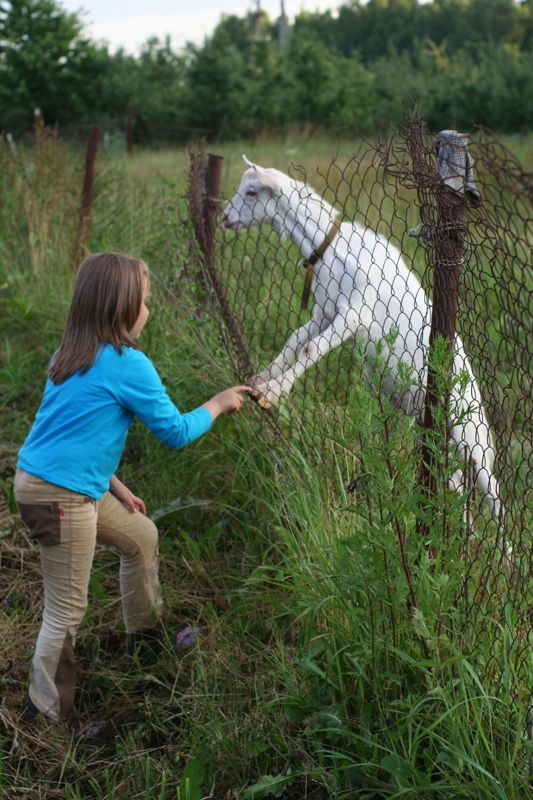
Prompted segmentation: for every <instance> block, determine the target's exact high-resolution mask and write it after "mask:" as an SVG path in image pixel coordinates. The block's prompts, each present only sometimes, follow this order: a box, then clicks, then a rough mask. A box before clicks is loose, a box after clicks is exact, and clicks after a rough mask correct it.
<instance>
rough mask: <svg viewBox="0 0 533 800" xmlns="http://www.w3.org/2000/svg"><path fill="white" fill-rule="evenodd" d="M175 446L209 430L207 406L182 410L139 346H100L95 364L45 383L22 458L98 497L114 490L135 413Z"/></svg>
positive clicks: (22, 465)
mask: <svg viewBox="0 0 533 800" xmlns="http://www.w3.org/2000/svg"><path fill="white" fill-rule="evenodd" d="M135 416H137V417H139V419H140V420H141V421H142V422H143V423H144V424H145V425H146V426H147V427H148V428H149V429H150V430H151V431H152V433H154V434H155V435H156V436H157V437H158V438H159V439H161V441H163V442H164V443H165V444H167V445H169V446H170V447H176V448H179V447H183V446H184V445H186V444H188V443H189V442H192V441H194V440H195V439H197V438H198V437H200V436H202V435H203V434H204V433H206V432H207V431H208V430H209V429H210V427H211V425H212V422H213V420H212V417H211V414H210V413H209V411H208V410H207V409H206V408H197V409H196V410H195V411H191V412H189V413H187V414H180V412H179V411H178V409H177V408H176V406H175V405H174V403H173V402H172V401H171V400H170V398H169V396H168V394H167V392H166V390H165V387H164V386H163V384H162V383H161V379H160V378H159V375H158V374H157V372H156V370H155V367H154V366H153V364H152V362H151V361H150V359H149V358H147V357H146V356H145V355H144V354H143V353H141V352H140V351H139V350H135V349H134V348H132V347H124V348H123V351H122V355H120V354H119V353H118V352H117V351H116V350H115V349H114V347H113V346H112V345H105V346H103V347H102V348H101V349H100V351H99V354H98V356H97V358H96V361H95V362H94V364H93V365H92V367H91V368H90V369H89V370H88V371H87V372H86V373H85V375H81V374H80V372H79V371H78V372H76V373H74V375H72V376H71V377H70V378H67V380H66V381H64V383H61V384H59V385H55V384H54V383H52V381H51V380H50V379H48V381H47V383H46V388H45V391H44V397H43V400H42V403H41V406H40V408H39V410H38V412H37V415H36V417H35V422H34V424H33V427H32V429H31V431H30V433H29V435H28V437H27V439H26V441H25V442H24V444H23V445H22V448H21V450H20V452H19V455H18V467H19V469H22V470H24V471H25V472H29V473H30V474H31V475H35V476H37V477H38V478H41V479H42V480H45V481H48V482H49V483H54V484H56V485H57V486H62V487H64V488H65V489H70V490H71V491H73V492H79V493H81V494H85V495H87V496H88V497H91V498H94V499H95V500H99V499H100V498H101V496H102V495H103V494H104V492H106V491H107V490H108V489H109V481H110V479H111V477H112V475H113V474H114V473H115V471H116V469H117V467H118V464H119V461H120V457H121V455H122V451H123V449H124V445H125V443H126V437H127V435H128V429H129V427H130V425H131V423H132V422H133V419H134V417H135Z"/></svg>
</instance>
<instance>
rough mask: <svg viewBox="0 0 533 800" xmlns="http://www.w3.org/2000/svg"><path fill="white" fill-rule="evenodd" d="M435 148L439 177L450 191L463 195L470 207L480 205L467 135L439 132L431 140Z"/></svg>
mask: <svg viewBox="0 0 533 800" xmlns="http://www.w3.org/2000/svg"><path fill="white" fill-rule="evenodd" d="M433 143H434V145H435V147H436V148H437V160H438V165H439V175H440V177H441V178H442V180H443V181H444V183H445V184H446V186H449V187H450V188H451V189H454V190H455V191H457V192H461V193H462V194H465V195H466V197H467V199H468V201H469V203H470V205H472V206H474V208H477V207H478V206H480V205H481V196H480V194H479V192H478V190H477V189H476V186H475V183H474V170H473V166H474V159H473V158H472V156H471V155H470V153H469V152H468V134H467V133H459V132H458V131H451V130H445V131H441V132H440V133H439V134H438V135H437V136H436V137H435V139H434V140H433Z"/></svg>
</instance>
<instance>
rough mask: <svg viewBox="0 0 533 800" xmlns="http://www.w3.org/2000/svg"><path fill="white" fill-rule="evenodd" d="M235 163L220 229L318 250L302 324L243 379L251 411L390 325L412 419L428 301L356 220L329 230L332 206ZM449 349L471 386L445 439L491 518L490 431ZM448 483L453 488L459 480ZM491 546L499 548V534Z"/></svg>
mask: <svg viewBox="0 0 533 800" xmlns="http://www.w3.org/2000/svg"><path fill="white" fill-rule="evenodd" d="M244 160H245V162H246V164H247V165H248V166H249V169H248V170H246V172H245V173H244V175H243V178H242V181H241V185H240V187H239V190H238V192H237V194H236V195H235V197H234V198H233V199H232V200H231V201H230V202H229V204H228V206H227V207H226V209H225V211H224V214H223V217H222V224H223V226H224V227H225V228H227V229H229V230H233V231H238V230H240V229H241V228H250V227H252V226H254V225H260V224H261V223H263V222H264V223H268V224H270V225H272V226H273V227H274V228H275V229H276V230H277V231H278V232H279V234H280V236H287V235H288V236H289V237H290V238H291V239H292V240H293V241H294V242H295V244H296V245H297V246H298V247H299V249H300V252H301V253H302V255H303V257H304V258H305V259H309V258H310V257H311V255H312V254H313V253H315V254H316V251H317V249H318V250H319V251H320V250H321V255H320V257H319V258H318V259H317V261H316V267H315V271H314V275H313V280H312V291H313V294H314V298H315V304H314V308H313V314H312V318H311V319H310V321H309V322H307V323H305V325H302V326H301V327H300V328H298V329H297V330H296V331H294V333H292V334H291V336H290V337H289V339H288V340H287V342H286V344H285V346H284V348H283V350H282V351H281V353H280V354H279V356H278V357H277V358H275V359H274V361H272V363H271V364H270V365H269V366H268V367H267V368H266V369H264V370H263V371H262V372H260V373H259V374H258V375H256V376H255V378H254V379H253V380H252V385H253V386H254V388H255V389H256V393H257V398H258V400H259V402H260V403H261V405H262V406H263V407H265V408H270V407H271V406H272V405H275V404H276V403H277V402H278V401H279V399H280V397H282V396H283V395H287V394H288V393H289V392H290V391H291V389H292V387H293V386H294V383H295V381H296V380H297V379H298V378H299V377H300V376H301V375H303V374H304V372H305V371H306V370H308V369H309V368H310V367H311V366H313V365H314V364H316V363H317V361H319V359H321V358H323V357H324V356H325V355H327V353H329V352H330V351H331V350H333V349H334V348H336V347H338V345H340V344H341V343H342V342H346V341H348V340H353V339H355V338H361V339H363V340H365V342H366V343H367V353H368V354H369V355H372V353H373V352H375V343H376V342H379V341H381V340H383V338H384V336H385V334H387V333H388V332H389V331H390V329H391V328H393V327H394V328H395V329H396V330H397V331H398V336H397V338H396V341H395V344H394V351H393V352H392V353H391V354H390V355H391V358H390V364H391V366H392V367H393V368H394V366H395V365H396V364H397V363H398V361H400V360H401V361H404V362H406V363H408V364H409V366H410V367H412V369H413V370H414V373H415V374H416V376H417V378H418V381H419V384H418V385H417V386H415V387H413V390H412V391H411V393H410V394H408V396H407V397H406V401H405V403H404V405H405V410H406V411H407V412H408V413H420V412H421V410H422V408H423V402H424V389H423V388H422V387H423V386H424V385H425V379H426V372H427V358H426V355H427V350H428V345H429V332H430V316H431V303H430V301H429V298H428V297H427V295H426V293H425V292H424V289H423V288H422V286H421V284H420V282H419V280H418V278H417V277H416V275H415V274H414V273H413V272H411V271H410V270H409V269H408V268H407V266H406V265H405V263H404V261H403V260H402V255H401V253H400V251H399V250H398V248H396V247H394V246H393V245H392V244H391V243H390V242H388V241H387V239H386V238H384V237H383V236H380V235H378V234H376V233H374V232H373V231H372V230H370V229H369V228H365V227H364V226H362V225H359V224H358V223H357V222H345V223H343V224H342V225H340V226H339V225H338V223H337V222H336V221H335V218H336V216H337V214H336V212H335V211H334V209H333V208H332V207H331V206H330V205H328V203H326V202H324V200H322V199H321V198H320V197H319V196H318V195H317V194H316V193H315V192H314V191H313V190H312V189H311V188H310V187H309V186H307V185H306V184H304V183H301V182H299V181H296V180H294V178H291V177H289V176H287V175H284V174H283V173H282V172H278V170H275V169H263V168H262V167H259V166H257V165H255V164H252V163H251V162H249V161H248V160H247V159H246V158H245V157H244ZM328 233H329V236H328ZM327 238H331V239H332V241H331V242H330V243H329V246H326V249H324V248H323V247H322V248H321V245H323V244H324V242H325V240H326V239H327ZM455 345H456V346H455V355H454V368H455V370H456V371H457V372H459V371H461V370H463V369H466V370H467V371H468V373H469V374H470V378H471V380H470V383H469V385H468V386H467V389H466V393H465V396H464V399H463V400H462V407H463V409H464V408H468V414H467V416H466V418H465V419H464V420H463V421H462V422H461V423H460V424H459V425H457V426H455V427H454V429H453V431H452V438H453V440H454V442H455V444H456V446H457V448H458V450H459V453H460V456H461V458H464V459H465V460H466V459H467V458H471V459H472V461H473V463H474V469H475V474H476V483H477V486H478V489H479V491H480V493H481V495H482V497H483V498H484V500H485V501H486V502H487V504H488V505H489V506H490V508H491V510H492V513H493V515H494V517H495V518H496V520H498V519H499V516H500V500H499V486H498V482H497V480H496V478H495V476H494V474H493V469H494V449H493V447H492V442H491V434H490V428H489V425H488V422H487V420H486V417H485V413H484V410H483V406H482V404H481V394H480V392H479V389H478V387H477V384H476V381H475V378H474V376H473V374H472V370H471V367H470V364H469V362H468V359H467V357H466V354H465V352H464V350H463V345H462V343H461V340H460V339H459V337H457V338H456V343H455ZM390 388H392V387H390ZM456 400H457V398H456ZM453 484H454V486H455V488H460V476H459V475H457V476H456V478H455V480H454V481H453ZM500 545H503V546H504V545H505V542H504V540H503V538H502V539H501V540H500Z"/></svg>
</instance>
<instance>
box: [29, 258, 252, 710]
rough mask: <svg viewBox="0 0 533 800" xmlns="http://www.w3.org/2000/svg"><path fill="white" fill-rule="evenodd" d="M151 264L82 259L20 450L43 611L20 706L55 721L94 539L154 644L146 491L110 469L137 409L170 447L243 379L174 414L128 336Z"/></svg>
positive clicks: (154, 573) (140, 631)
mask: <svg viewBox="0 0 533 800" xmlns="http://www.w3.org/2000/svg"><path fill="white" fill-rule="evenodd" d="M149 284H150V281H149V272H148V267H147V266H146V264H145V263H144V262H143V261H140V260H138V259H135V258H131V257H130V256H127V255H121V254H119V253H100V254H97V255H92V256H89V258H87V259H86V260H85V261H84V262H83V264H82V265H81V267H80V269H79V272H78V275H77V278H76V283H75V286H74V294H73V297H72V304H71V306H70V312H69V315H68V319H67V325H66V329H65V333H64V335H63V340H62V342H61V346H60V348H59V350H58V351H57V353H56V354H55V356H54V358H53V359H52V363H51V367H50V369H49V373H48V375H49V376H48V381H47V383H46V388H45V392H44V397H43V400H42V403H41V406H40V408H39V411H38V412H37V416H36V418H35V422H34V424H33V427H32V429H31V431H30V433H29V435H28V437H27V439H26V441H25V442H24V444H23V446H22V449H21V450H20V452H19V456H18V464H17V472H16V475H15V498H16V500H17V504H18V507H19V511H20V515H21V517H22V519H23V520H24V522H25V523H26V524H27V525H28V527H29V529H30V536H31V537H34V538H35V539H36V540H37V541H38V542H39V545H40V553H41V564H42V571H43V578H44V592H45V595H44V613H43V621H42V627H41V630H40V633H39V637H38V639H37V645H36V648H35V654H34V657H33V663H32V669H31V677H30V686H29V691H28V693H27V695H26V697H25V698H24V707H25V715H26V717H27V718H30V719H31V718H33V717H34V716H35V715H36V714H38V713H41V714H44V715H46V716H47V717H50V718H51V719H53V720H55V721H58V720H60V719H68V717H69V716H71V715H72V714H73V710H74V694H75V677H76V662H75V659H74V645H75V641H76V632H77V629H78V626H79V624H80V622H81V621H82V619H83V616H84V613H85V610H86V608H87V590H88V584H89V574H90V570H91V564H92V560H93V555H94V550H95V544H96V542H97V541H98V542H102V543H103V544H105V545H111V546H113V547H116V548H118V550H119V551H120V553H121V559H120V590H121V597H122V607H123V614H124V620H125V625H126V632H127V635H128V649H129V650H130V651H131V652H133V651H134V650H135V649H138V650H139V654H140V656H141V657H143V656H144V657H150V656H156V655H157V654H158V652H159V651H160V650H161V632H160V629H159V627H158V624H157V623H158V619H159V618H160V616H161V605H162V602H161V592H160V586H159V580H158V550H157V529H156V527H155V525H154V524H153V523H152V522H151V521H150V520H149V519H148V518H147V517H146V516H145V515H146V508H145V505H144V503H143V501H142V500H141V499H140V498H139V497H136V495H134V494H133V492H131V491H130V490H129V489H128V488H127V487H126V486H124V484H123V483H121V482H120V481H119V479H118V478H117V477H116V475H115V474H114V472H115V470H116V468H117V466H118V463H119V461H120V457H121V454H122V450H123V449H124V444H125V442H126V436H127V433H128V428H129V427H130V425H131V423H132V421H133V419H134V417H135V416H137V417H139V419H141V420H142V422H144V424H145V425H147V426H148V428H149V429H150V430H151V431H152V433H154V434H155V435H156V436H158V437H159V438H160V439H161V440H162V441H163V442H165V444H168V445H169V446H170V447H175V448H179V447H183V446H184V445H186V444H188V443H189V442H192V441H194V440H195V439H197V438H198V437H199V436H202V435H203V434H204V433H206V432H207V431H208V430H209V429H210V427H211V425H212V423H213V421H214V420H215V419H216V418H217V417H218V416H219V414H233V413H235V412H237V411H240V409H241V408H242V404H243V397H242V394H241V393H242V392H250V391H251V389H250V388H249V387H247V386H235V387H233V388H231V389H227V390H226V391H224V392H221V393H220V394H217V395H215V396H214V397H213V398H212V399H211V400H209V401H208V402H207V403H205V404H204V405H203V406H201V407H199V408H197V409H195V410H194V411H191V412H190V413H188V414H180V412H179V411H178V409H177V408H176V406H175V405H174V404H173V403H172V402H171V400H170V398H169V397H168V395H167V393H166V391H165V388H164V386H163V385H162V383H161V380H160V378H159V376H158V374H157V372H156V370H155V368H154V366H153V365H152V363H151V361H150V360H149V359H148V358H147V357H146V356H145V355H143V354H142V353H141V352H140V350H139V348H138V346H137V344H136V339H137V338H138V337H139V335H140V333H141V331H142V329H143V327H144V325H145V323H146V320H147V318H148V309H147V308H146V300H147V298H148V291H149Z"/></svg>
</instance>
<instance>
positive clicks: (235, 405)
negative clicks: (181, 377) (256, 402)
mask: <svg viewBox="0 0 533 800" xmlns="http://www.w3.org/2000/svg"><path fill="white" fill-rule="evenodd" d="M241 392H247V393H248V394H251V393H252V392H253V389H252V388H251V387H250V386H232V387H231V389H225V391H223V392H220V393H219V394H216V395H215V396H214V397H212V398H211V400H208V401H207V403H204V404H203V406H202V408H207V410H208V411H209V413H210V414H211V416H212V417H213V421H215V419H216V418H217V417H218V416H219V415H220V414H236V413H237V412H238V411H240V410H241V408H242V404H243V403H244V399H243V397H242V394H241Z"/></svg>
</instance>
